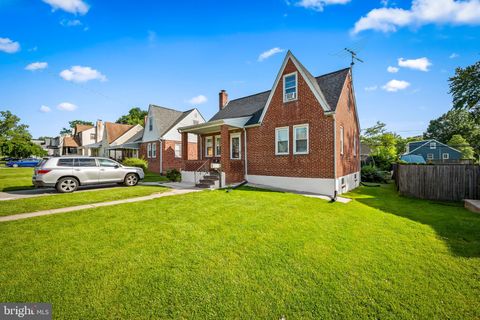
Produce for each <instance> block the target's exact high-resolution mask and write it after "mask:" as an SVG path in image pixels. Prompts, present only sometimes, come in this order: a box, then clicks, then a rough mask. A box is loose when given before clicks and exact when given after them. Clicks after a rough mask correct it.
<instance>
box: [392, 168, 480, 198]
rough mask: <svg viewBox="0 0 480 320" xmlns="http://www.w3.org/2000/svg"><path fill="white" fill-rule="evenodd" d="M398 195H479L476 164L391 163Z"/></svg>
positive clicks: (421, 196)
mask: <svg viewBox="0 0 480 320" xmlns="http://www.w3.org/2000/svg"><path fill="white" fill-rule="evenodd" d="M394 177H395V182H396V184H397V188H398V192H399V193H400V194H401V195H405V196H410V197H415V198H421V199H429V200H448V201H461V200H463V199H480V166H478V165H470V164H443V165H442V164H439V165H405V164H399V165H397V166H396V167H395V174H394Z"/></svg>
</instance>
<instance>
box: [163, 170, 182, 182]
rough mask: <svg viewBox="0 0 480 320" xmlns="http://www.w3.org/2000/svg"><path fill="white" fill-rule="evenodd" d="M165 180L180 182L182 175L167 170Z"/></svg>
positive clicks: (178, 172)
mask: <svg viewBox="0 0 480 320" xmlns="http://www.w3.org/2000/svg"><path fill="white" fill-rule="evenodd" d="M166 177H167V179H168V180H170V181H173V182H177V181H180V180H181V178H182V174H181V173H180V171H178V170H177V169H172V170H167V175H166Z"/></svg>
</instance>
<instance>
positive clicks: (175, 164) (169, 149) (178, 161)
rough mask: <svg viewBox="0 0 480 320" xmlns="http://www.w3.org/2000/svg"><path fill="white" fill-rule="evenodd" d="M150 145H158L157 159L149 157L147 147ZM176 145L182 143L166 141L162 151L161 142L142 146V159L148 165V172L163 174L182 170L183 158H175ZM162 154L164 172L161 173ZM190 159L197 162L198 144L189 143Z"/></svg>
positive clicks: (140, 153)
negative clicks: (173, 170) (172, 170)
mask: <svg viewBox="0 0 480 320" xmlns="http://www.w3.org/2000/svg"><path fill="white" fill-rule="evenodd" d="M149 143H155V144H156V145H157V155H156V157H155V158H148V157H147V145H148V144H149ZM175 143H180V144H181V141H171V140H164V141H162V144H163V150H160V142H159V141H151V142H145V143H142V144H141V145H140V152H139V156H140V158H143V159H145V160H146V161H147V163H148V170H149V171H151V172H157V173H162V172H166V171H167V170H170V169H174V168H175V169H177V170H180V169H182V166H183V160H182V158H175ZM160 152H162V163H163V165H162V167H163V168H162V171H160ZM188 159H189V160H196V159H197V144H196V143H194V142H189V143H188Z"/></svg>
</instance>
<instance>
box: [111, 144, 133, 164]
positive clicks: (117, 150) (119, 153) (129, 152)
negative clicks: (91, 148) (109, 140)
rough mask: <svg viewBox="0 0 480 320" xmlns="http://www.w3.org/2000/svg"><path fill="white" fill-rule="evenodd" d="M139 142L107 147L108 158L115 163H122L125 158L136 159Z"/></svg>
mask: <svg viewBox="0 0 480 320" xmlns="http://www.w3.org/2000/svg"><path fill="white" fill-rule="evenodd" d="M139 149H140V142H131V143H124V144H121V145H117V146H112V147H109V148H108V149H107V150H108V157H109V158H111V159H114V160H116V161H120V162H121V161H123V160H125V159H126V158H138V152H139Z"/></svg>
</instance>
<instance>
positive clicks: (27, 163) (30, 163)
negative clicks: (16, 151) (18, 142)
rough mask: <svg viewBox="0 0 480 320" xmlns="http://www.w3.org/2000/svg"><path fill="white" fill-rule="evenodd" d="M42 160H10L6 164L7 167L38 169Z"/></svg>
mask: <svg viewBox="0 0 480 320" xmlns="http://www.w3.org/2000/svg"><path fill="white" fill-rule="evenodd" d="M40 161H41V159H34V158H28V159H21V160H10V161H8V162H7V163H6V165H7V167H13V168H17V167H36V166H37V165H38V164H39V163H40Z"/></svg>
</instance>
